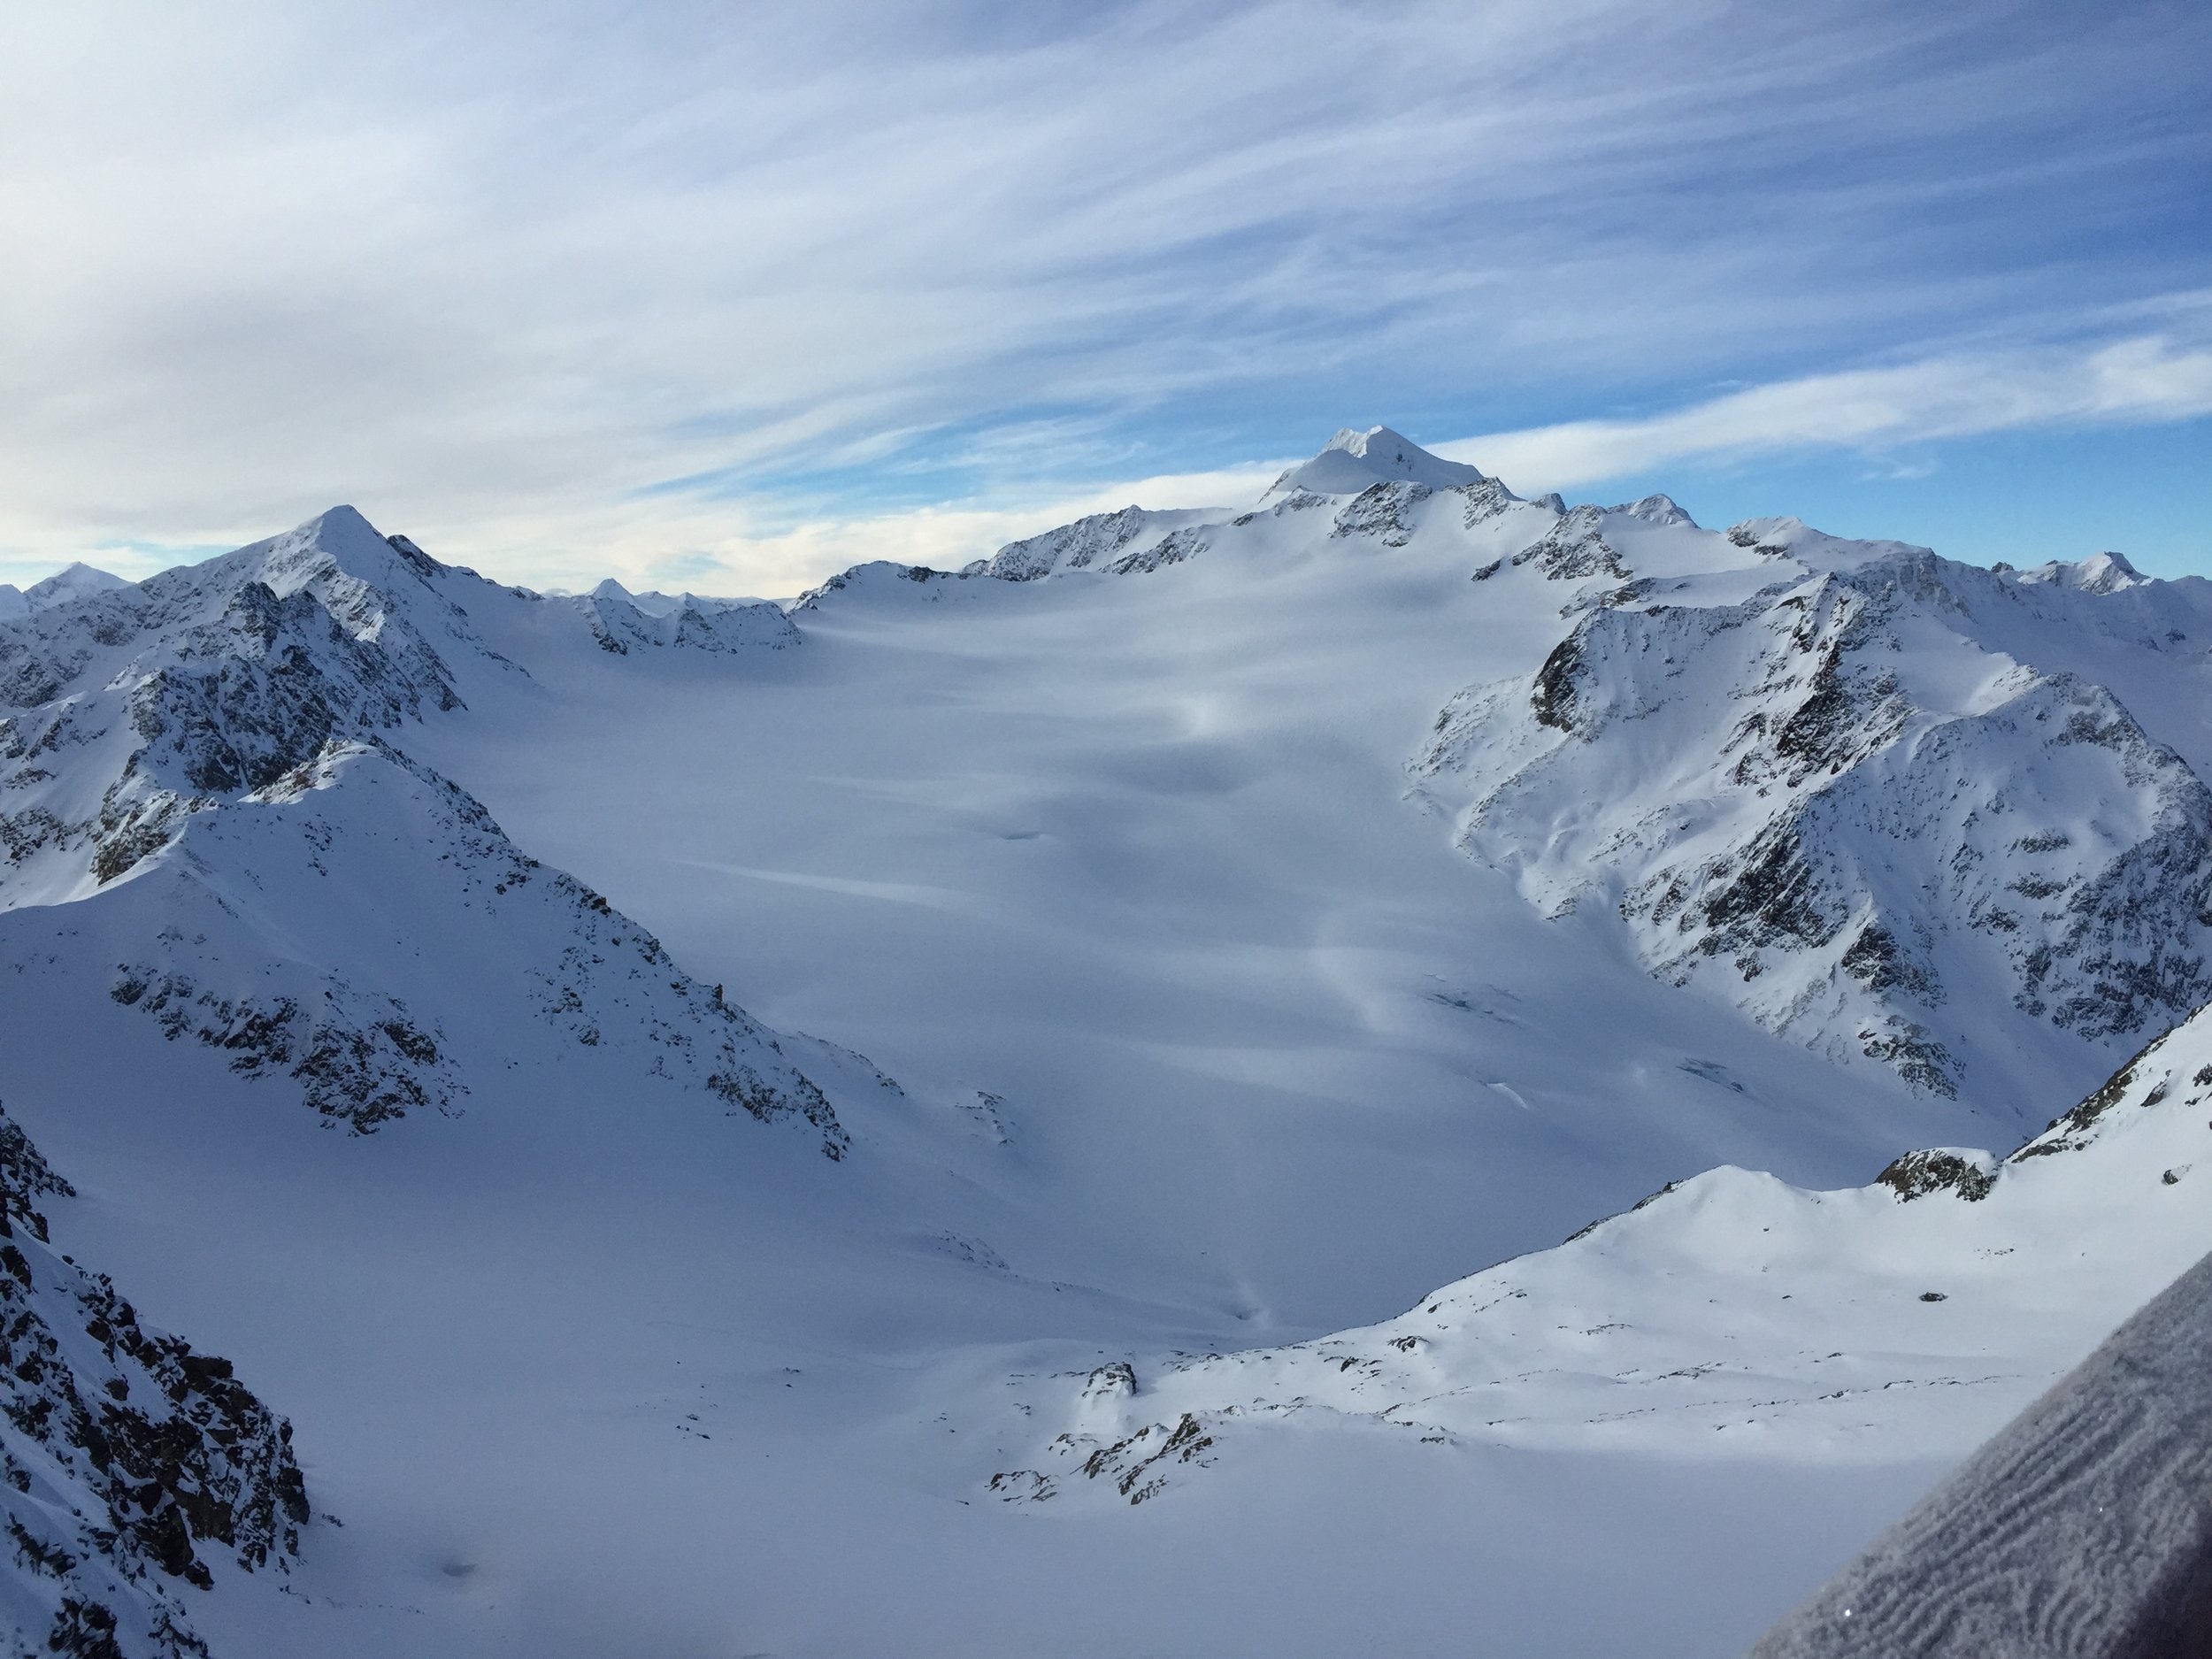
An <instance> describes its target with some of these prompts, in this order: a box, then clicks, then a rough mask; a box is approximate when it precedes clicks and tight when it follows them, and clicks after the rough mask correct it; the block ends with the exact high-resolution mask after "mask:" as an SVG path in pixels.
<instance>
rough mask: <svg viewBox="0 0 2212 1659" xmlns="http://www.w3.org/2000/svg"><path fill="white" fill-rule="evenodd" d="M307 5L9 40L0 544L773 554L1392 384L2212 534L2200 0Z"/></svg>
mask: <svg viewBox="0 0 2212 1659" xmlns="http://www.w3.org/2000/svg"><path fill="white" fill-rule="evenodd" d="M324 10H326V9H324V8H302V7H296V6H284V5H267V6H256V5H243V4H241V5H219V6H196V7H193V8H189V9H186V8H177V7H173V6H146V7H129V6H111V5H104V4H97V3H95V4H84V5H81V6H73V7H67V8H59V7H56V8H27V7H26V8H17V9H15V12H14V13H13V14H12V16H11V18H10V19H9V20H8V21H6V22H4V23H0V204H4V205H5V207H6V209H7V211H5V212H4V213H0V243H4V246H5V251H6V259H7V269H8V270H9V272H10V273H11V276H10V281H9V283H8V285H7V287H8V289H9V292H8V295H7V297H6V299H5V300H4V302H0V423H4V434H5V442H4V443H0V579H14V580H23V579H24V578H26V577H30V576H35V575H37V574H40V573H42V572H44V571H46V570H50V569H51V568H53V567H54V566H55V565H58V564H59V563H62V562H64V561H65V560H66V559H68V558H71V557H92V558H94V559H95V561H96V562H99V563H104V564H106V565H109V566H111V568H116V569H119V570H122V571H124V572H126V573H130V574H140V573H143V572H145V571H147V570H150V569H152V568H155V567H157V566H158V565H161V564H164V563H168V562H173V561H174V560H175V559H177V558H181V557H192V556H194V555H195V554H196V553H197V552H202V551H205V550H207V549H212V548H216V547H219V546H226V545H230V544H232V543H234V542H236V541H243V540H247V539H250V538H252V537H255V536H258V535H261V534H267V533H269V532H270V531H272V530H274V529H276V528H280V527H282V526H286V525H288V524H290V523H292V522H296V520H297V519H299V518H303V517H304V516H306V515H308V514H309V513H311V512H313V511H318V510H319V509H320V508H322V507H324V506H326V505H328V504H330V503H332V502H334V501H337V500H349V501H352V502H353V503H356V504H357V505H358V506H360V507H361V508H362V509H363V510H364V511H366V512H367V513H369V515H370V516H371V517H372V518H374V519H375V520H377V521H378V522H379V523H380V524H381V525H382V526H385V527H386V528H389V529H404V530H406V531H408V532H409V533H410V534H413V535H415V536H416V537H417V538H418V539H419V540H420V541H422V542H423V543H424V544H425V545H426V546H427V547H429V548H430V549H432V550H433V551H435V552H437V553H439V554H441V555H442V556H443V557H449V558H455V559H458V560H462V561H464V562H469V563H473V564H476V565H479V566H480V567H481V568H484V569H486V570H487V571H489V572H494V573H496V574H498V575H500V576H502V577H504V578H507V579H510V580H529V581H534V582H540V583H567V584H576V583H580V582H583V581H587V580H591V579H594V578H595V577H596V576H598V575H600V574H604V573H608V572H614V573H618V574H620V575H622V576H623V577H624V578H625V580H630V581H632V582H633V583H640V582H642V583H664V584H672V585H681V586H691V587H695V588H702V589H709V588H722V589H726V590H752V591H761V592H772V593H773V592H789V591H792V590H794V589H795V588H797V587H798V586H800V585H803V583H804V582H805V581H807V580H813V579H816V578H818V577H819V576H820V575H822V574H824V573H826V572H828V571H830V570H833V569H835V568H837V567H839V566H841V565H845V564H849V563H851V562H854V561H855V560H856V559H859V558H864V557H905V558H926V559H932V560H934V561H936V562H939V563H947V562H952V561H954V560H956V559H958V558H963V557H972V556H973V555H975V554H977V553H979V552H983V551H987V550H988V549H989V548H990V547H991V546H994V545H995V544H996V543H997V542H998V541H1002V540H1004V539H1006V538H1007V537H1009V536H1011V535H1014V534H1025V533H1027V532H1030V531H1033V530H1035V529H1038V528H1041V527H1043V526H1046V525H1048V524H1049V523H1052V522H1055V521H1056V519H1057V518H1064V517H1065V516H1067V515H1068V514H1070V513H1071V512H1072V511H1079V510H1083V509H1087V508H1090V507H1094V506H1098V505H1111V504H1120V503H1124V502H1126V501H1128V500H1132V499H1135V500H1142V501H1145V502H1147V503H1148V504H1158V505H1172V504H1187V503H1196V502H1205V501H1222V502H1233V501H1236V500H1239V499H1240V498H1241V497H1242V496H1243V495H1246V494H1248V493H1250V491H1251V490H1252V489H1254V488H1256V485H1255V484H1254V482H1253V480H1255V479H1256V477H1259V476H1260V475H1263V474H1264V473H1266V472H1268V471H1269V470H1270V468H1271V466H1272V465H1277V464H1279V463H1280V462H1281V461H1283V460H1284V459H1286V458H1290V457H1296V456H1299V455H1302V454H1305V453H1308V452H1310V451H1311V450H1312V449H1316V448H1317V447H1318V446H1319V445H1320V444H1321V443H1322V442H1324V441H1325V439H1326V438H1327V437H1328V435H1329V434H1331V433H1332V432H1333V431H1334V430H1335V429H1336V428H1337V427H1339V426H1347V425H1353V426H1365V425H1368V424H1371V423H1373V422H1377V421H1384V422H1387V423H1388V424H1390V425H1392V426H1396V427H1398V428H1399V429H1400V430H1402V431H1404V432H1406V433H1407V434H1409V435H1411V436H1412V437H1414V438H1416V439H1417V440H1418V441H1420V442H1425V443H1429V444H1431V445H1432V446H1437V447H1441V448H1444V449H1447V450H1448V452H1449V453H1451V454H1453V455H1455V456H1456V457H1459V458H1463V459H1471V460H1474V461H1476V462H1477V463H1478V464H1479V465H1483V466H1485V467H1486V470H1491V471H1495V472H1500V473H1501V474H1502V475H1503V476H1504V477H1505V478H1506V479H1507V480H1508V481H1509V483H1511V484H1513V485H1514V486H1515V487H1516V488H1520V489H1522V490H1523V491H1524V492H1529V493H1532V492H1535V491H1538V490H1542V489H1547V488H1561V489H1563V491H1565V492H1566V493H1567V494H1568V495H1570V496H1572V497H1576V498H1598V499H1603V500H1614V499H1621V498H1625V497H1628V496H1632V495H1636V494H1640V493H1642V492H1643V491H1644V490H1646V489H1648V488H1665V489H1667V490H1669V491H1670V492H1671V493H1672V494H1673V495H1676V496H1678V498H1679V499H1681V500H1682V501H1683V503H1685V504H1686V505H1687V506H1688V507H1689V508H1690V509H1691V510H1692V511H1694V512H1695V513H1696V514H1697V515H1698V517H1699V518H1701V519H1703V520H1705V521H1707V522H1712V523H1726V522H1729V521H1731V520H1732V519H1733V518H1739V517H1743V516H1747V515H1749V514H1752V513H1761V512H1795V513H1798V514H1800V515H1801V516H1803V517H1805V518H1809V519H1811V520H1813V521H1814V522H1816V523H1818V524H1821V525H1823V526H1824V527H1828V528H1832V529H1834V530H1837V531H1839V532H1843V533H1856V534H1887V535H1894V536H1898V537H1901V538H1903V539H1907V540H1914V541H1926V542H1929V543H1931V544H1932V545H1935V546H1937V547H1938V548H1939V549H1942V550H1944V551H1947V552H1951V553H1955V554H1957V555H1959V556H1961V557H1972V558H1978V559H1983V560H1987V559H1993V558H1999V557H2005V558H2010V559H2012V560H2013V561H2014V562H2016V563H2025V562H2029V561H2030V560H2032V559H2038V558H2042V557H2055V556H2078V555H2079V554H2082V553H2085V552H2086V551H2089V550H2092V549H2094V548H2098V547H2104V546H2114V547H2118V548H2120V549H2122V550H2124V551H2125V552H2127V553H2128V554H2129V555H2130V556H2131V557H2134V558H2135V559H2136V560H2137V561H2138V562H2139V564H2141V565H2144V566H2145V567H2146V568H2148V569H2154V570H2159V571H2162V572H2180V571H2183V570H2202V571H2206V572H2212V530H2208V526H2212V481H2208V480H2212V107H2208V106H2212V100H2208V99H2207V98H2206V97H2205V96H2203V88H2204V86H2205V85H2206V84H2207V81H2208V72H2212V9H2208V8H2207V7H2205V6H2204V5H2203V4H2200V0H2177V3H2173V4H2107V5H2103V6H2100V7H2096V8H2090V7H2085V6H2080V5H2078V4H1981V3H1977V0H1965V3H1962V4H1951V5H1947V6H1942V7H1931V6H1927V5H1924V4H1893V5H1885V4H1865V3H1862V4H1821V3H1820V0H1809V3H1806V4H1795V5H1792V6H1788V7H1776V6H1772V5H1739V4H1673V5H1664V6H1660V5H1651V4H1618V3H1617V0H1541V3H1540V4H1539V3H1535V0H1505V3H1503V4H1449V5H1427V4H1358V5H1327V4H1308V3H1304V0H1300V3H1297V4H1277V5H1265V6H1250V7H1231V6H1222V5H1212V6H1188V5H1129V6H1083V7H1066V8H1053V7H1038V6H1034V5H1032V6H1022V7H1016V6H1011V5H1000V4H967V5H949V6H940V7H929V6H911V7H899V8H888V7H860V8H851V7H839V6H837V5H833V4H831V5H818V6H809V7H804V8H800V7H792V6H787V5H786V6H773V7H771V6H757V7H755V6H731V5H728V4H695V5H693V4H663V5H632V6H626V7H620V8H616V7H612V6H594V5H581V4H568V5H563V4H544V5H537V6H531V7H522V6H511V7H494V6H485V7H472V8H449V7H440V6H430V5H415V4H374V3H372V4H361V5H357V6H352V7H348V8H344V9H343V10H344V12H345V15H344V16H343V17H342V18H331V17H323V16H319V15H310V14H311V13H319V12H323V11H324ZM328 10H336V9H328ZM187 12H188V14H187Z"/></svg>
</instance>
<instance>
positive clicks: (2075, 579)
mask: <svg viewBox="0 0 2212 1659" xmlns="http://www.w3.org/2000/svg"><path fill="white" fill-rule="evenodd" d="M2013 580H2016V581H2020V582H2027V583H2039V582H2048V583H2051V584H2052V585H2053V586H2055V587H2059V588H2078V589H2079V590H2080V591H2081V592H2083V593H2085V594H2115V593H2118V592H2119V591H2120V590H2121V589H2122V588H2134V587H2137V586H2139V585H2140V584H2141V583H2143V582H2146V581H2148V580H2150V578H2148V577H2147V576H2145V575H2144V574H2143V572H2140V571H2139V570H2137V569H2136V568H2135V566H2134V565H2131V564H2129V563H2128V562H2127V558H2126V556H2125V555H2124V554H2119V553H2113V552H2104V553H2092V554H2091V555H2090V556H2089V557H2087V558H2085V559H2083V560H2081V561H2079V562H2078V563H2069V562H2068V561H2066V560H2063V559H2054V560H2052V561H2051V563H2049V564H2047V565H2037V566H2036V567H2035V568H2034V569H2033V570H2025V571H2022V572H2018V574H2017V575H2016V576H2015V577H2014V579H2013ZM34 591H35V590H34Z"/></svg>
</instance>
